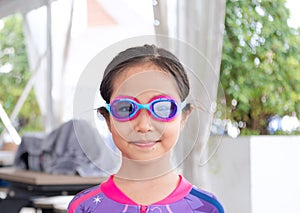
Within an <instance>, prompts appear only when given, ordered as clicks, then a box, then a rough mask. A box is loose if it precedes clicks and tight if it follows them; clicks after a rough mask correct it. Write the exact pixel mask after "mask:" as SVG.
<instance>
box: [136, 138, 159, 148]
mask: <svg viewBox="0 0 300 213" xmlns="http://www.w3.org/2000/svg"><path fill="white" fill-rule="evenodd" d="M158 142H160V140H157V141H134V142H132V143H133V144H134V145H135V146H138V147H141V148H149V147H152V146H154V145H155V144H156V143H158Z"/></svg>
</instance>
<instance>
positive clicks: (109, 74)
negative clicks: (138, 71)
mask: <svg viewBox="0 0 300 213" xmlns="http://www.w3.org/2000/svg"><path fill="white" fill-rule="evenodd" d="M147 62H150V63H152V64H154V65H156V66H157V67H159V68H161V69H162V70H163V71H165V72H168V73H170V74H171V75H172V76H173V77H174V79H175V80H176V83H177V86H178V91H179V96H180V99H181V101H184V100H185V99H186V97H187V96H188V94H189V91H190V84H189V80H188V77H187V73H186V71H185V69H184V67H183V66H182V64H181V63H180V61H179V60H178V59H177V57H176V56H175V55H173V54H172V53H171V52H169V51H167V50H165V49H163V48H158V47H156V46H155V45H147V44H146V45H143V46H137V47H132V48H129V49H126V50H125V51H123V52H120V53H119V54H118V55H117V56H116V57H115V58H114V59H113V60H112V61H111V62H110V63H109V64H108V66H107V67H106V69H105V71H104V75H103V79H102V82H101V85H100V94H101V96H102V98H103V99H104V100H105V101H106V103H109V102H110V98H111V95H112V92H113V84H114V80H115V78H116V76H117V75H118V74H119V73H120V72H122V71H123V70H125V69H126V68H128V67H131V66H134V65H138V64H144V63H147Z"/></svg>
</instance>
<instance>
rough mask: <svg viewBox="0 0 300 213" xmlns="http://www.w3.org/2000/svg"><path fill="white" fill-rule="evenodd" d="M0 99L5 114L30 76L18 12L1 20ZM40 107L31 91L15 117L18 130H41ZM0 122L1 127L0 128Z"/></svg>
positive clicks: (21, 23)
mask: <svg viewBox="0 0 300 213" xmlns="http://www.w3.org/2000/svg"><path fill="white" fill-rule="evenodd" d="M0 26H2V27H0V70H1V72H0V88H1V90H0V101H1V104H2V105H3V107H4V109H5V111H6V112H7V114H8V115H10V114H11V113H12V110H13V109H14V106H15V104H16V103H17V100H18V98H19V97H20V95H21V93H22V91H23V89H24V87H25V85H26V83H27V81H28V80H29V79H30V76H31V72H30V71H29V66H28V61H27V53H26V46H25V40H24V35H23V27H22V26H23V22H22V16H21V15H13V16H10V17H6V18H4V19H2V20H0ZM40 117H41V116H40V111H39V107H38V104H37V101H36V98H35V95H34V92H33V91H31V93H30V95H29V96H28V97H27V99H26V102H25V103H24V105H23V107H22V109H21V111H20V113H19V116H18V120H19V123H21V126H22V128H21V129H20V131H21V132H24V131H26V130H40V129H41V122H40ZM1 125H2V124H1V122H0V130H1V129H3V126H1Z"/></svg>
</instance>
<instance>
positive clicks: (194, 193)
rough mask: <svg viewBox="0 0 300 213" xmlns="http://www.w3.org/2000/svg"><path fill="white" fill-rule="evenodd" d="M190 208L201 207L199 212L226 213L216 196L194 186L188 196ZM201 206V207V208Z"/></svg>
mask: <svg viewBox="0 0 300 213" xmlns="http://www.w3.org/2000/svg"><path fill="white" fill-rule="evenodd" d="M186 198H187V200H188V202H189V204H190V206H199V209H198V210H202V208H203V210H206V209H213V210H215V211H212V212H215V213H224V209H223V206H222V204H221V203H220V202H219V200H218V199H217V198H216V196H215V195H214V194H212V193H210V192H207V191H205V190H203V189H200V188H198V187H196V186H193V187H192V189H191V191H190V192H189V194H188V195H187V196H186ZM200 206H201V207H200Z"/></svg>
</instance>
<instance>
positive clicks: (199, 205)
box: [68, 45, 224, 213]
mask: <svg viewBox="0 0 300 213" xmlns="http://www.w3.org/2000/svg"><path fill="white" fill-rule="evenodd" d="M189 90H190V86H189V81H188V77H187V74H186V71H185V70H184V68H183V66H182V65H181V63H180V62H179V61H178V59H177V58H176V57H175V56H174V55H173V54H172V53H170V52H169V51H167V50H165V49H162V48H157V47H155V46H154V45H151V46H150V45H144V46H138V47H133V48H130V49H127V50H125V51H123V52H121V53H119V54H118V55H117V56H116V57H115V58H114V59H113V60H112V61H111V63H110V64H109V65H108V66H107V68H106V70H105V72H104V76H103V80H102V83H101V86H100V93H101V96H102V97H103V99H104V100H105V101H106V103H107V104H106V106H105V107H101V108H99V109H98V112H99V113H101V114H102V116H103V117H104V118H105V120H106V123H107V125H108V128H109V130H110V132H111V133H112V137H113V140H114V143H115V145H116V146H117V147H118V148H119V150H120V151H121V154H122V163H121V167H120V169H119V170H118V172H117V173H116V174H115V175H111V176H110V178H109V179H108V180H107V181H106V182H104V183H102V184H101V185H100V186H96V187H93V188H90V189H87V190H85V191H83V192H80V193H79V194H77V195H76V196H75V197H74V199H73V200H72V201H71V203H70V204H69V208H68V212H69V213H83V212H86V213H87V212H89V213H92V212H95V213H96V212H105V213H120V212H124V213H125V212H126V213H134V212H135V213H146V212H147V213H148V212H149V213H150V212H153V213H154V212H162V213H183V212H184V213H189V212H205V213H223V212H224V210H223V208H222V205H221V204H220V203H219V202H218V200H217V199H216V198H215V197H214V196H213V195H212V194H210V193H208V192H205V191H203V190H201V189H198V188H196V187H195V186H193V185H192V184H191V183H189V182H188V181H187V180H186V179H185V178H184V177H182V176H181V175H179V174H177V173H176V172H175V171H174V169H172V164H171V162H170V155H171V150H172V147H173V146H174V145H175V144H176V142H177V140H178V138H179V134H180V132H181V130H182V129H183V127H184V125H185V123H186V121H187V119H188V117H189V115H190V113H191V112H192V106H191V104H189V103H186V102H185V100H186V98H187V96H188V94H189Z"/></svg>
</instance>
